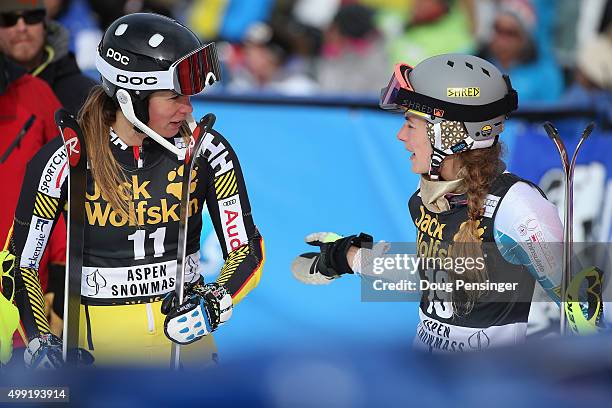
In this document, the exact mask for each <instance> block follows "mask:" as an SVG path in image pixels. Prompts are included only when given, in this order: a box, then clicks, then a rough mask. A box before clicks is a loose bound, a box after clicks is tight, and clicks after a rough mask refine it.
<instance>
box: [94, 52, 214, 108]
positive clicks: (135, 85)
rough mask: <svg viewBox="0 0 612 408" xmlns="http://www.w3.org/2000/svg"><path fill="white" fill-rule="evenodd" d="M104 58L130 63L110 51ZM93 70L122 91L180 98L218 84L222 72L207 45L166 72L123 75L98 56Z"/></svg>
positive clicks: (175, 63)
mask: <svg viewBox="0 0 612 408" xmlns="http://www.w3.org/2000/svg"><path fill="white" fill-rule="evenodd" d="M106 58H109V59H110V58H112V59H113V60H115V61H117V62H119V63H120V64H124V65H127V64H126V63H129V60H126V59H125V58H127V57H125V56H122V55H121V54H119V53H118V52H116V51H114V50H113V49H111V48H109V49H108V50H107V52H106ZM96 68H97V69H98V71H99V72H100V74H101V75H102V76H103V77H104V78H106V79H107V80H108V81H110V82H112V83H113V84H114V85H117V86H119V87H121V88H126V89H133V90H136V91H151V90H157V89H160V90H161V89H170V90H173V91H174V92H176V93H178V94H180V95H188V96H190V95H196V94H198V93H200V92H202V91H203V90H204V88H206V87H207V86H211V85H213V84H214V83H215V82H217V81H220V80H221V69H220V67H219V59H218V58H217V49H216V48H215V44H214V43H210V44H206V45H204V46H202V47H200V48H198V49H196V50H194V51H192V52H190V53H189V54H187V55H185V56H183V57H181V58H179V59H178V60H177V61H175V62H174V63H173V64H172V65H171V66H170V68H169V69H168V70H166V71H144V72H138V71H125V70H122V69H121V68H117V67H116V66H114V65H111V64H110V63H109V62H108V61H106V59H105V58H103V57H102V56H101V55H100V53H98V55H97V56H96Z"/></svg>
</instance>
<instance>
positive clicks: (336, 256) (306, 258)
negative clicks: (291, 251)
mask: <svg viewBox="0 0 612 408" xmlns="http://www.w3.org/2000/svg"><path fill="white" fill-rule="evenodd" d="M305 241H306V243H307V244H308V245H313V246H317V247H319V251H320V252H307V253H304V254H301V255H300V256H298V257H297V258H295V259H294V261H293V263H292V264H291V272H292V273H293V276H294V277H295V278H296V279H297V280H299V281H300V282H302V283H306V284H309V285H327V284H328V283H329V282H331V281H332V279H336V278H339V277H340V276H341V275H343V274H346V273H353V270H352V268H351V266H350V265H349V260H348V258H347V255H348V252H349V249H350V248H351V247H352V246H354V247H357V248H361V247H362V246H371V244H372V241H373V240H372V237H371V236H370V235H368V234H364V233H361V234H359V235H350V236H348V237H342V236H341V235H338V234H336V233H334V232H315V233H312V234H310V235H308V236H307V237H306V238H305Z"/></svg>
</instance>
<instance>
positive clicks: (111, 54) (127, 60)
mask: <svg viewBox="0 0 612 408" xmlns="http://www.w3.org/2000/svg"><path fill="white" fill-rule="evenodd" d="M106 57H107V58H112V59H114V60H115V61H117V62H120V63H122V64H123V65H127V64H129V63H130V58H129V57H126V56H125V55H121V53H120V52H119V51H115V50H113V49H112V48H109V49H108V50H106Z"/></svg>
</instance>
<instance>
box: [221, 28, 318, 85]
mask: <svg viewBox="0 0 612 408" xmlns="http://www.w3.org/2000/svg"><path fill="white" fill-rule="evenodd" d="M292 51H293V49H292V44H291V42H290V40H289V38H288V36H287V33H280V32H279V31H278V30H275V29H273V28H272V27H271V26H270V25H268V24H264V23H256V24H254V25H252V26H251V27H250V28H249V29H248V30H247V34H246V37H245V39H244V42H243V47H242V55H241V56H240V59H241V61H239V62H238V63H237V64H236V63H235V64H234V65H233V66H230V70H231V79H230V83H229V85H228V90H229V91H231V92H261V91H264V92H268V93H279V94H284V95H308V94H312V93H314V92H315V91H316V90H317V84H316V83H315V82H314V81H313V80H312V79H310V78H309V77H308V76H306V75H305V74H304V73H303V72H302V71H303V70H302V65H301V64H297V65H294V64H292V62H293V61H292Z"/></svg>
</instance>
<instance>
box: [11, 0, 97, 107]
mask: <svg viewBox="0 0 612 408" xmlns="http://www.w3.org/2000/svg"><path fill="white" fill-rule="evenodd" d="M0 13H1V14H0V16H1V17H0V18H1V20H2V21H1V23H2V24H0V25H1V27H0V50H1V51H2V52H4V54H5V55H6V56H7V57H9V58H10V59H12V60H13V61H14V62H15V63H16V64H17V65H20V66H21V67H23V68H25V69H26V70H28V72H30V73H31V74H32V75H33V76H38V77H40V78H41V79H43V80H45V81H46V82H47V83H48V84H49V85H50V86H51V88H52V89H53V91H54V92H55V95H56V96H57V97H58V99H59V100H60V102H61V103H62V105H63V106H64V107H65V108H66V109H68V110H69V111H70V112H72V113H76V112H77V111H78V109H79V108H80V107H81V105H82V104H83V102H84V101H85V98H86V97H87V95H88V94H89V90H90V89H91V88H92V87H93V86H94V85H95V84H96V83H95V81H93V80H92V79H91V78H89V77H87V76H85V75H83V74H82V73H81V71H80V69H79V67H78V65H77V63H76V59H75V57H74V54H72V53H71V52H69V51H68V37H69V34H68V31H67V30H66V29H65V28H64V27H62V26H61V25H60V24H59V23H56V22H54V21H45V14H46V12H45V6H44V4H43V1H42V0H31V1H23V0H3V1H2V5H0Z"/></svg>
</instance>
